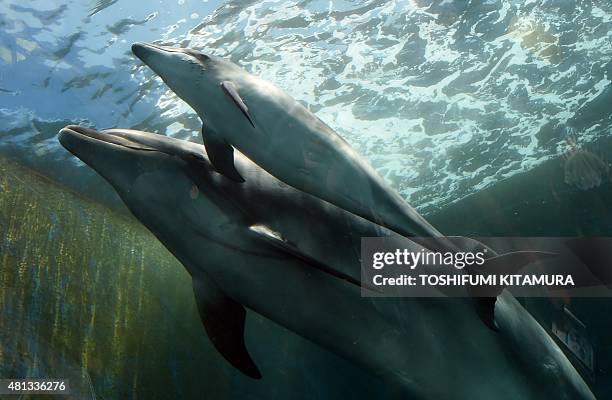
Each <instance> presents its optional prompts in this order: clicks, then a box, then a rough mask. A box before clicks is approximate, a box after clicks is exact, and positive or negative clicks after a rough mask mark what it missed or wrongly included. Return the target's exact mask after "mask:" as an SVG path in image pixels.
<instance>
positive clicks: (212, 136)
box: [202, 127, 244, 183]
mask: <svg viewBox="0 0 612 400" xmlns="http://www.w3.org/2000/svg"><path fill="white" fill-rule="evenodd" d="M202 138H203V140H204V147H206V154H207V155H208V159H209V160H210V163H211V164H212V165H213V167H215V169H216V170H217V171H218V172H219V173H220V174H221V175H223V176H225V177H226V178H228V179H231V180H232V181H234V182H240V183H242V182H244V178H243V177H242V176H241V175H240V173H239V172H238V171H237V170H236V166H235V165H234V148H233V147H232V146H231V145H230V144H228V143H227V142H226V141H225V139H223V138H222V137H220V136H219V135H218V134H217V133H216V132H212V131H210V132H204V127H202Z"/></svg>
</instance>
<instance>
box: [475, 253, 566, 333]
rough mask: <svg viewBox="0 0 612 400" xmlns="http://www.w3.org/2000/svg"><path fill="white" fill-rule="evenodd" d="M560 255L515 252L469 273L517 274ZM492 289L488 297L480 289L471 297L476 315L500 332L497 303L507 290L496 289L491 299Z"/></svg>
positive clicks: (487, 261) (486, 261) (489, 259)
mask: <svg viewBox="0 0 612 400" xmlns="http://www.w3.org/2000/svg"><path fill="white" fill-rule="evenodd" d="M557 255H558V254H556V253H549V252H545V251H514V252H510V253H505V254H502V255H497V256H495V257H491V258H488V259H486V260H485V262H484V264H483V265H482V266H481V267H477V268H475V267H471V268H470V270H469V271H468V272H469V273H479V274H483V275H486V274H490V273H496V274H515V273H517V272H518V271H520V270H521V268H523V267H524V266H525V265H527V264H531V263H532V262H535V261H539V260H545V259H548V258H551V257H556V256H557ZM490 289H491V288H490V287H489V288H488V291H487V292H486V293H487V296H488V297H485V296H484V295H483V293H481V292H479V289H478V287H475V288H473V289H471V290H470V296H471V297H472V298H473V299H474V305H475V307H476V313H477V314H478V316H479V317H480V319H481V320H482V322H483V323H484V324H485V325H486V326H487V327H488V328H490V329H492V330H494V331H498V330H499V329H498V327H497V323H496V322H495V302H496V301H497V296H499V295H500V294H501V292H502V291H503V290H504V289H505V286H497V287H495V293H494V294H495V297H490V295H491V293H490Z"/></svg>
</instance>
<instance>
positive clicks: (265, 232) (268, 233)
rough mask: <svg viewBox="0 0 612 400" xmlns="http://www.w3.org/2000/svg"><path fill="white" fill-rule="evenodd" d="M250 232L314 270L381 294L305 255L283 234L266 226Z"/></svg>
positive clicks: (253, 226) (259, 226)
mask: <svg viewBox="0 0 612 400" xmlns="http://www.w3.org/2000/svg"><path fill="white" fill-rule="evenodd" d="M249 230H250V231H251V232H252V233H253V235H255V236H256V237H257V238H259V239H260V240H263V241H264V242H266V243H267V244H269V245H271V246H272V247H274V248H276V249H277V250H280V251H281V252H283V253H285V254H288V255H291V256H293V257H296V258H299V259H300V260H302V261H304V262H305V263H307V264H309V265H311V266H313V267H314V268H316V269H318V270H320V271H323V272H325V273H326V274H330V275H332V276H335V277H336V278H340V279H343V280H345V281H347V282H349V283H351V284H353V285H355V286H359V287H362V286H363V287H364V288H366V289H369V290H373V291H376V292H379V291H378V290H376V289H374V288H372V287H370V286H367V285H362V283H361V279H360V278H359V277H355V276H351V275H349V274H346V273H345V272H342V271H339V270H338V269H335V268H333V267H330V266H329V265H326V264H324V263H322V262H320V261H318V260H316V259H314V258H313V257H311V256H309V255H308V254H306V253H304V252H303V251H302V250H300V249H299V248H298V247H297V246H295V245H294V244H292V243H290V242H288V241H287V240H285V239H284V238H283V237H282V235H281V234H279V233H278V232H275V231H273V230H272V229H270V228H269V227H267V226H265V225H252V226H250V227H249Z"/></svg>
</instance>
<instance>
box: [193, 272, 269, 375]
mask: <svg viewBox="0 0 612 400" xmlns="http://www.w3.org/2000/svg"><path fill="white" fill-rule="evenodd" d="M193 292H194V293H195V297H196V302H197V305H198V311H199V313H200V318H201V319H202V323H203V324H204V328H205V329H206V333H207V334H208V337H209V338H210V340H211V341H212V343H213V345H214V346H215V348H216V349H217V351H218V352H219V353H221V355H222V356H223V357H224V358H225V359H226V360H227V361H228V362H229V363H230V364H232V365H233V366H234V367H236V368H237V369H239V370H240V372H242V373H243V374H245V375H246V376H248V377H251V378H253V379H261V373H260V372H259V369H258V368H257V366H256V365H255V363H254V362H253V359H251V356H250V355H249V352H248V351H247V348H246V345H245V343H244V322H245V318H246V310H245V309H244V307H243V306H242V305H241V304H240V303H237V302H236V301H234V300H232V299H230V298H229V297H227V295H225V293H223V292H222V291H221V289H219V287H218V286H217V285H215V284H214V282H212V281H211V280H208V279H201V278H197V279H194V280H193Z"/></svg>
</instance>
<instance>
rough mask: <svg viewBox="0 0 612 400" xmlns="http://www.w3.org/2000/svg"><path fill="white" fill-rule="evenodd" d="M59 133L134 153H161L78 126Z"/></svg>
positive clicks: (64, 129) (154, 149) (108, 134)
mask: <svg viewBox="0 0 612 400" xmlns="http://www.w3.org/2000/svg"><path fill="white" fill-rule="evenodd" d="M60 133H64V134H77V135H79V136H85V137H87V138H90V139H93V140H97V141H99V142H103V143H107V144H111V145H116V146H121V147H125V148H128V149H131V150H136V151H157V152H161V151H160V150H158V149H156V148H154V147H150V146H147V145H144V144H140V143H136V142H133V141H131V140H128V139H126V138H123V137H121V136H118V135H113V134H111V133H101V132H98V131H96V130H94V129H89V128H85V127H82V126H78V125H68V126H66V127H65V128H62V129H61V130H60Z"/></svg>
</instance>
